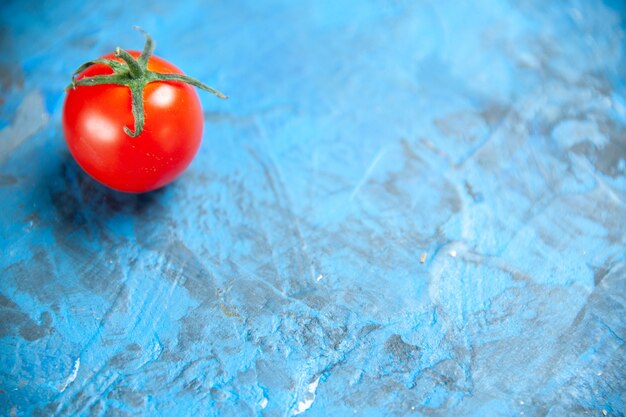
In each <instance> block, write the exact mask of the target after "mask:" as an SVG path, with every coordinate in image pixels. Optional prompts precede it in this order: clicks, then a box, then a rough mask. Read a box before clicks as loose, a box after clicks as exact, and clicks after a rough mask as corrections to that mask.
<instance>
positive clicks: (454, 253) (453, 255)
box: [449, 249, 456, 258]
mask: <svg viewBox="0 0 626 417" xmlns="http://www.w3.org/2000/svg"><path fill="white" fill-rule="evenodd" d="M449 255H450V256H452V257H453V258H456V251H455V250H454V249H453V250H451V251H450V253H449Z"/></svg>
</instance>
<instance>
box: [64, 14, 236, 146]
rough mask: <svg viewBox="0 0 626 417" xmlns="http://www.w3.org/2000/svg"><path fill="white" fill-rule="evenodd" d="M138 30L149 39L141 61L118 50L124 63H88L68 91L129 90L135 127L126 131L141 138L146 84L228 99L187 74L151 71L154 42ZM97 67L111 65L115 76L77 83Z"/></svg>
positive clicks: (104, 60)
mask: <svg viewBox="0 0 626 417" xmlns="http://www.w3.org/2000/svg"><path fill="white" fill-rule="evenodd" d="M134 28H135V29H137V30H138V31H140V32H141V33H143V34H144V35H145V37H146V43H145V44H144V48H143V51H142V52H141V55H140V56H139V58H138V59H135V58H134V57H133V56H132V55H131V54H129V53H128V52H127V51H125V50H123V49H121V48H117V49H116V50H115V56H116V57H117V58H120V59H121V60H122V61H123V62H119V61H116V60H112V59H94V60H91V61H88V62H86V63H84V64H83V65H81V66H80V67H78V68H77V69H76V71H74V73H73V74H72V82H71V84H70V85H69V86H67V88H66V91H67V90H69V89H75V88H77V87H91V86H94V85H103V84H115V85H123V86H126V87H128V88H129V89H130V92H131V98H132V112H133V118H134V120H135V123H134V124H135V125H134V129H133V130H132V131H131V130H130V129H129V128H128V127H127V126H124V132H125V133H126V134H127V135H128V136H130V137H137V136H139V135H141V133H142V132H143V127H144V124H145V112H144V103H143V90H144V88H145V86H146V84H149V83H151V82H155V81H180V82H184V83H187V84H189V85H192V86H194V87H198V88H200V89H202V90H205V91H208V92H210V93H212V94H215V95H216V96H217V97H219V98H222V99H226V98H228V97H227V96H225V95H224V94H222V93H220V92H219V91H217V90H216V89H214V88H211V87H209V86H208V85H206V84H204V83H202V82H200V81H198V80H196V79H195V78H191V77H188V76H187V75H183V74H163V73H160V72H153V71H149V70H148V62H149V60H150V57H151V56H152V53H153V51H154V41H153V40H152V37H150V35H149V34H148V33H147V32H145V31H144V30H143V29H141V28H139V27H136V26H135V27H134ZM94 64H104V65H107V66H109V67H110V68H111V69H112V70H113V74H111V75H94V76H91V77H83V78H81V79H80V80H78V81H77V80H76V77H77V76H78V75H79V74H80V73H82V72H83V71H84V70H86V69H87V68H89V67H90V66H92V65H94Z"/></svg>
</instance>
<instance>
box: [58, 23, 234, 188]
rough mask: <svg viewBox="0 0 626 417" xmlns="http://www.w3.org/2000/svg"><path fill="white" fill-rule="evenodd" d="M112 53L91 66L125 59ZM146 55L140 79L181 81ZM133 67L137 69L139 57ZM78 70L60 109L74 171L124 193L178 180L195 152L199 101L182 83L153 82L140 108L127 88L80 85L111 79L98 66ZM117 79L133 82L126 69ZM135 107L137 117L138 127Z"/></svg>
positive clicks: (199, 136) (105, 69) (198, 138)
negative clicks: (75, 165) (80, 170)
mask: <svg viewBox="0 0 626 417" xmlns="http://www.w3.org/2000/svg"><path fill="white" fill-rule="evenodd" d="M146 36H147V38H148V39H149V41H150V42H151V39H150V38H149V36H148V35H146ZM150 46H152V45H151V44H150ZM146 49H148V48H147V47H146ZM119 51H120V50H119V48H118V52H116V53H115V54H109V55H106V56H104V57H102V58H101V59H100V60H95V61H94V62H102V60H112V61H115V62H112V63H111V62H110V61H109V63H110V64H116V63H117V62H120V63H122V64H124V61H128V58H125V59H124V60H123V59H121V58H120V57H119ZM122 52H124V53H125V54H126V52H125V51H122ZM145 52H146V51H145V50H144V53H145ZM128 54H129V55H130V56H132V57H133V58H135V59H137V58H138V57H140V55H141V53H140V52H138V51H129V52H128ZM145 55H146V56H145V57H144V63H143V68H144V70H145V69H146V68H147V71H146V72H145V74H153V75H154V73H157V74H156V76H159V75H160V74H183V73H182V71H180V70H179V69H178V68H176V67H175V66H174V65H172V64H171V63H169V62H167V61H165V60H164V59H161V58H158V57H156V56H152V55H151V50H150V51H149V53H147V54H145ZM126 57H128V55H126ZM135 62H139V63H141V58H140V59H138V60H136V61H135ZM130 63H131V64H132V62H130ZM146 64H147V67H146ZM85 66H87V68H86V69H85V70H83V71H82V72H80V73H79V74H78V75H77V77H76V78H75V80H74V79H73V85H72V87H71V88H69V87H68V94H67V98H66V100H65V105H64V108H63V131H64V133H65V138H66V142H67V145H68V147H69V150H70V152H71V154H72V155H73V156H74V158H75V159H76V162H78V164H79V165H80V166H81V168H83V169H84V170H85V171H86V172H87V173H88V174H89V175H90V176H91V177H93V178H94V179H96V180H97V181H99V182H100V183H102V184H104V185H106V186H109V187H111V188H113V189H115V190H118V191H124V192H130V193H140V192H145V191H150V190H154V189H157V188H160V187H162V186H164V185H166V184H168V183H169V182H171V181H173V180H174V179H175V178H176V177H178V175H180V174H181V173H182V172H183V171H184V170H185V168H187V166H188V165H189V164H190V163H191V160H192V159H193V157H194V156H195V154H196V152H197V151H198V148H199V146H200V142H201V139H202V130H203V122H204V119H203V112H202V107H201V105H200V100H199V99H198V95H197V94H196V91H195V90H194V88H193V86H192V85H190V84H189V83H188V82H189V81H174V80H154V78H152V79H151V80H150V81H147V82H145V83H144V84H143V85H142V86H141V89H142V94H141V93H140V95H139V97H140V98H141V99H142V100H143V103H136V102H133V95H132V94H131V88H130V87H129V85H123V84H108V83H98V84H97V85H84V84H83V85H81V80H83V79H86V78H89V77H94V76H95V77H96V79H97V77H98V76H103V75H111V74H114V73H117V72H118V71H114V69H115V68H112V67H111V65H106V64H104V63H95V64H93V65H87V64H86V65H85ZM81 68H83V67H81ZM118 69H119V68H118ZM122 72H123V74H122V75H123V76H125V77H126V78H124V80H128V79H132V77H130V76H129V75H128V73H129V71H128V66H127V67H126V68H124V69H123V71H122ZM142 74H143V73H142ZM145 74H144V75H145ZM142 76H143V75H142ZM129 77H130V78H129ZM182 77H185V78H187V77H186V76H184V75H183V76H182ZM101 78H102V77H101ZM190 80H193V79H190ZM193 81H194V82H196V83H198V84H201V83H199V82H197V81H195V80H193ZM74 82H75V83H74ZM83 82H85V81H83ZM124 82H128V81H124ZM194 85H195V84H194ZM196 86H198V85H196ZM204 87H206V86H204ZM204 87H202V86H201V88H204ZM207 88H208V89H209V90H211V91H213V92H214V93H216V95H218V96H220V97H222V98H225V97H224V96H222V95H221V93H218V92H215V91H214V90H212V89H210V87H207ZM135 107H139V110H141V117H142V122H141V126H139V127H138V125H137V120H136V119H137V118H138V113H134V111H135ZM139 110H138V111H139ZM144 120H145V123H144ZM133 125H135V129H134V132H135V134H137V132H140V133H139V134H137V136H135V137H132V136H133V135H132V134H131V133H132V131H133V130H132V127H133ZM125 127H126V128H127V131H125V130H124V128H125ZM141 127H143V129H141Z"/></svg>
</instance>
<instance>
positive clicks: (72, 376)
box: [59, 358, 80, 392]
mask: <svg viewBox="0 0 626 417" xmlns="http://www.w3.org/2000/svg"><path fill="white" fill-rule="evenodd" d="M78 368H80V358H77V359H76V361H75V362H74V368H73V369H72V373H71V374H70V375H69V376H68V377H67V379H66V380H65V382H64V383H63V385H62V386H61V388H59V390H60V391H61V392H63V391H65V389H66V388H67V387H68V386H69V385H70V384H71V383H72V382H74V380H75V379H76V376H77V375H78Z"/></svg>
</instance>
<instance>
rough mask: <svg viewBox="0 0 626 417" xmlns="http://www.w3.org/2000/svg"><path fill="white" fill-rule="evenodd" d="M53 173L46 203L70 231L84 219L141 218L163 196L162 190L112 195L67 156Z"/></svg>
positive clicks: (116, 192)
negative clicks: (49, 201) (54, 174)
mask: <svg viewBox="0 0 626 417" xmlns="http://www.w3.org/2000/svg"><path fill="white" fill-rule="evenodd" d="M57 173H58V174H57V175H56V176H55V178H52V179H51V181H50V183H49V193H50V200H51V203H52V205H53V207H54V209H55V211H56V212H57V214H58V217H59V218H60V219H61V220H62V221H64V222H67V223H69V224H68V225H70V226H74V227H80V226H82V225H84V223H85V222H86V219H87V218H97V219H99V220H104V221H106V220H107V219H109V218H111V217H114V216H119V215H125V216H142V215H144V214H145V213H146V211H149V210H150V209H151V208H153V207H155V206H160V201H161V199H162V197H163V196H164V194H165V193H166V188H161V189H158V190H155V191H151V192H149V193H142V194H129V193H123V192H120V191H115V190H113V189H111V188H108V187H106V186H104V185H102V184H100V183H98V182H97V181H95V180H94V179H92V178H91V177H90V176H89V175H87V174H86V173H85V172H84V171H83V170H82V169H81V168H80V166H78V164H77V163H76V161H74V158H73V157H72V155H71V154H70V153H69V152H64V153H63V155H62V157H61V158H60V160H59V165H58V170H57Z"/></svg>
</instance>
